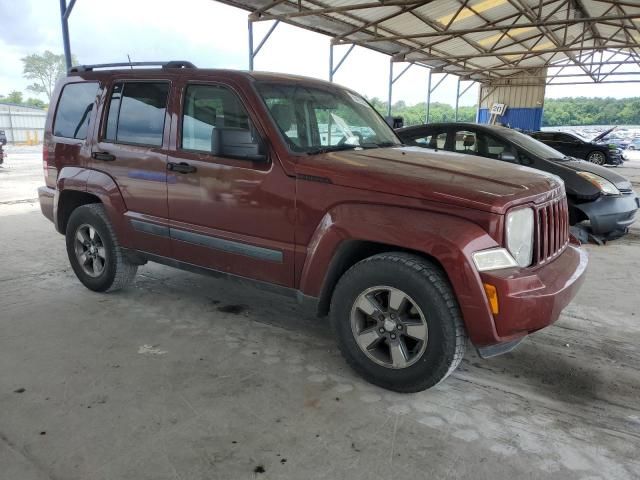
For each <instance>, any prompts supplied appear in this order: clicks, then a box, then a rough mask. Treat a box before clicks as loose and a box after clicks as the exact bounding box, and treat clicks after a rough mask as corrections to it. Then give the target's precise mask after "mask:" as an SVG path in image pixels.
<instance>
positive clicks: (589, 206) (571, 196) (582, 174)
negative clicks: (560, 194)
mask: <svg viewBox="0 0 640 480" xmlns="http://www.w3.org/2000/svg"><path fill="white" fill-rule="evenodd" d="M397 133H398V135H399V136H400V138H401V139H402V140H403V141H404V142H405V143H407V144H409V145H417V146H422V147H428V148H434V149H435V148H437V149H443V150H449V151H455V152H458V153H467V154H471V155H479V156H482V157H487V158H493V159H496V160H502V161H504V162H509V163H516V164H520V165H526V166H528V167H531V168H536V169H539V170H542V171H545V172H548V173H552V174H554V175H557V176H558V177H560V178H561V179H562V180H563V181H564V184H565V189H566V191H567V201H568V204H569V217H570V222H571V225H576V224H578V223H581V222H585V223H587V222H588V226H589V228H590V230H591V232H592V233H593V234H594V235H597V236H600V237H603V238H605V239H613V238H617V237H620V236H621V235H623V234H625V233H626V232H627V229H628V227H629V225H631V224H632V223H633V221H634V219H635V214H636V211H637V209H638V206H639V205H640V203H639V200H638V197H637V196H636V194H635V193H634V191H633V189H632V187H631V182H630V181H629V180H627V179H626V178H624V177H623V176H621V175H618V174H617V173H615V172H613V171H611V170H609V169H607V168H605V167H601V166H598V165H593V164H591V163H588V162H585V161H583V160H578V159H575V158H571V157H567V156H565V155H563V154H562V153H561V152H558V151H557V150H554V149H552V148H551V147H549V146H547V145H545V144H543V143H540V142H538V141H536V140H534V139H532V138H531V137H529V136H527V135H524V134H522V133H520V132H516V131H515V130H512V129H509V128H505V127H498V126H492V125H479V124H473V123H434V124H429V125H418V126H415V127H407V128H403V129H400V130H398V131H397ZM475 158H476V157H470V158H469V159H468V161H469V162H474V161H475Z"/></svg>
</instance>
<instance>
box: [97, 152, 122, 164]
mask: <svg viewBox="0 0 640 480" xmlns="http://www.w3.org/2000/svg"><path fill="white" fill-rule="evenodd" d="M91 157H92V158H95V159H96V160H102V161H103V162H113V161H114V160H115V159H116V156H115V155H111V154H110V153H108V152H93V153H92V154H91Z"/></svg>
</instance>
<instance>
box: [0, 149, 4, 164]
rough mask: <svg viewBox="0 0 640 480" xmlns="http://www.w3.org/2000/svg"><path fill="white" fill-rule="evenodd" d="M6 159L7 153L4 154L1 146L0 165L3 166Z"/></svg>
mask: <svg viewBox="0 0 640 480" xmlns="http://www.w3.org/2000/svg"><path fill="white" fill-rule="evenodd" d="M4 157H5V153H4V150H3V148H2V145H0V165H2V164H3V163H4Z"/></svg>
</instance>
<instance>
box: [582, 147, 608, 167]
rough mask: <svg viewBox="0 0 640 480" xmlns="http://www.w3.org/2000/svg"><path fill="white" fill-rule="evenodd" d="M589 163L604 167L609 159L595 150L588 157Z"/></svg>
mask: <svg viewBox="0 0 640 480" xmlns="http://www.w3.org/2000/svg"><path fill="white" fill-rule="evenodd" d="M587 161H589V162H591V163H595V164H596V165H604V164H605V163H606V162H607V157H606V155H605V154H604V153H602V152H600V151H598V150H595V151H593V152H591V153H590V154H589V155H587Z"/></svg>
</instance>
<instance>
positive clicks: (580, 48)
mask: <svg viewBox="0 0 640 480" xmlns="http://www.w3.org/2000/svg"><path fill="white" fill-rule="evenodd" d="M637 46H638V45H637V44H622V45H614V46H612V45H609V46H598V45H593V46H589V47H583V46H577V47H556V48H550V49H544V50H538V51H536V55H545V54H547V53H569V52H581V51H584V50H608V49H610V48H612V47H614V48H633V47H637ZM530 53H531V52H530V51H529V50H514V51H512V52H499V53H496V52H487V53H471V54H468V55H451V56H448V57H446V58H440V57H436V56H433V55H431V56H425V57H422V58H411V59H410V60H406V61H412V62H420V61H422V62H426V61H432V60H441V61H442V60H468V59H470V58H479V57H484V58H487V57H495V56H497V55H502V56H508V55H513V56H516V55H518V56H519V55H528V54H530ZM396 61H405V60H403V59H402V58H401V56H398V57H397V59H396ZM542 66H543V65H539V66H538V68H540V67H542Z"/></svg>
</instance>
